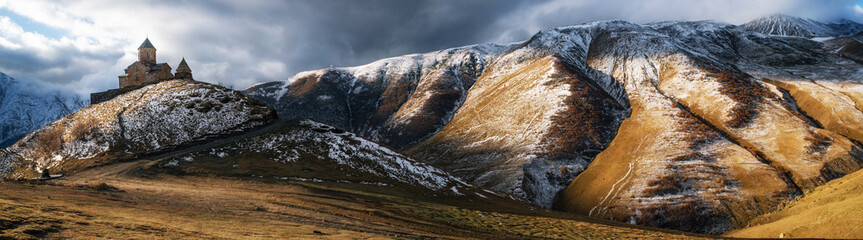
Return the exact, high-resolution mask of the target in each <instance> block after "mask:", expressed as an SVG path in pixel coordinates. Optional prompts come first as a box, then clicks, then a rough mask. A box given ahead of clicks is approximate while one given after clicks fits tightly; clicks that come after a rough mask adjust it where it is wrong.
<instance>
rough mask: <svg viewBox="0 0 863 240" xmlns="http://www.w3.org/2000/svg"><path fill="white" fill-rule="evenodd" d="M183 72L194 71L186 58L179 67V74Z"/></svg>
mask: <svg viewBox="0 0 863 240" xmlns="http://www.w3.org/2000/svg"><path fill="white" fill-rule="evenodd" d="M181 71H186V72H192V69H191V68H189V64H186V58H183V60H180V65H177V72H181Z"/></svg>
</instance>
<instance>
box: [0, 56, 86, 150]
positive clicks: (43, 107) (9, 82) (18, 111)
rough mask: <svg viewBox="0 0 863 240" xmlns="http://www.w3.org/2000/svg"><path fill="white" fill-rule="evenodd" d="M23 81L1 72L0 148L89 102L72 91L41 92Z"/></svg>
mask: <svg viewBox="0 0 863 240" xmlns="http://www.w3.org/2000/svg"><path fill="white" fill-rule="evenodd" d="M22 84H23V83H21V82H19V81H18V80H15V79H14V78H12V77H10V76H8V75H6V74H4V73H0V148H5V147H7V146H9V145H12V144H13V143H15V142H16V141H18V140H19V139H21V138H22V137H24V136H25V135H27V133H30V132H32V131H33V130H36V129H38V128H40V127H42V126H45V124H48V123H51V122H53V121H56V120H57V119H60V118H61V117H63V116H66V115H68V114H70V113H72V112H74V111H77V110H78V109H80V108H82V107H84V106H85V105H86V104H87V103H86V102H85V101H83V100H82V99H80V98H79V97H77V96H75V95H73V94H64V93H60V92H56V91H45V92H38V91H34V90H32V89H31V88H28V87H25V86H23V85H22Z"/></svg>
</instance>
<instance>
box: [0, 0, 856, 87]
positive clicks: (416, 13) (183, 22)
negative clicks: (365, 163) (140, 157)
mask: <svg viewBox="0 0 863 240" xmlns="http://www.w3.org/2000/svg"><path fill="white" fill-rule="evenodd" d="M777 12H782V13H787V14H790V15H795V16H801V17H807V18H814V19H817V20H823V21H830V20H834V19H836V18H840V17H844V18H848V19H851V20H854V21H858V22H863V3H861V2H860V1H803V0H790V1H788V0H763V1H750V0H715V1H690V0H653V1H624V0H614V1H609V0H582V1H568V0H546V1H527V0H508V1H499V0H475V1H457V0H428V1H422V0H421V1H401V0H369V1H354V0H329V1H318V0H296V1H267V0H246V1H230V0H216V1H167V0H164V1H108V0H89V1H61V2H56V1H47V0H44V1H43V0H28V1H11V0H9V1H7V0H0V71H2V72H5V73H7V74H9V75H11V76H13V77H16V78H19V79H26V80H31V81H36V82H41V83H48V84H50V85H53V86H58V87H66V88H67V89H72V90H74V91H76V92H77V93H80V94H82V95H83V94H86V93H89V92H92V91H100V90H105V89H109V88H115V87H117V78H116V76H117V75H120V74H121V73H122V71H123V69H124V68H125V67H126V66H128V65H129V64H131V63H132V62H134V61H135V60H136V49H137V47H138V45H139V44H140V43H141V42H142V41H143V40H144V38H145V37H146V36H149V37H150V40H151V41H152V42H153V44H154V45H155V46H156V48H157V49H158V58H159V59H158V60H159V61H160V62H167V63H169V64H171V65H172V66H174V67H176V65H177V63H178V62H179V61H180V59H181V58H182V57H185V58H186V60H187V61H188V62H189V65H190V66H191V67H192V70H193V72H194V74H195V77H196V79H198V80H202V81H208V82H213V83H222V84H224V85H232V86H234V87H235V88H244V87H246V86H248V85H251V84H254V83H257V82H264V81H272V80H281V79H285V78H287V77H289V76H290V75H293V74H294V73H296V72H299V71H304V70H309V69H319V68H324V67H329V66H331V65H332V66H353V65H361V64H365V63H368V62H371V61H374V60H376V59H380V58H385V57H391V56H397V55H402V54H408V53H416V52H427V51H433V50H437V49H443V48H448V47H456V46H462V45H470V44H476V43H487V42H512V41H521V40H525V39H527V38H529V37H530V36H531V35H532V34H533V33H535V32H536V31H539V30H541V29H543V28H549V27H555V26H563V25H572V24H578V23H582V22H586V21H596V20H612V19H623V20H627V21H632V22H636V23H646V22H655V21H666V20H702V19H710V20H718V21H724V22H728V23H733V24H741V23H745V22H747V21H749V20H752V19H754V18H757V17H761V16H765V15H769V14H772V13H777Z"/></svg>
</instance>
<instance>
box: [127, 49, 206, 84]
mask: <svg viewBox="0 0 863 240" xmlns="http://www.w3.org/2000/svg"><path fill="white" fill-rule="evenodd" d="M125 72H126V73H125V74H123V75H120V76H119V78H120V88H128V87H135V86H141V85H146V84H150V83H157V82H160V81H164V80H171V79H189V80H192V69H190V68H189V65H188V64H186V58H183V60H181V61H180V64H179V65H177V72H176V73H175V74H171V65H168V64H167V63H156V47H154V46H153V43H151V42H150V38H147V39H145V40H144V43H141V46H140V47H138V61H137V62H134V63H132V65H129V67H126V70H125Z"/></svg>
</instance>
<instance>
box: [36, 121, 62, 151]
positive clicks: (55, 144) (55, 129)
mask: <svg viewBox="0 0 863 240" xmlns="http://www.w3.org/2000/svg"><path fill="white" fill-rule="evenodd" d="M64 130H65V129H64V128H61V127H59V126H56V125H55V126H52V127H51V128H49V129H47V130H45V131H44V132H42V133H41V134H39V136H36V146H37V147H39V148H42V150H44V151H45V152H46V153H47V152H51V151H54V150H57V149H60V147H61V145H63V132H64Z"/></svg>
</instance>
